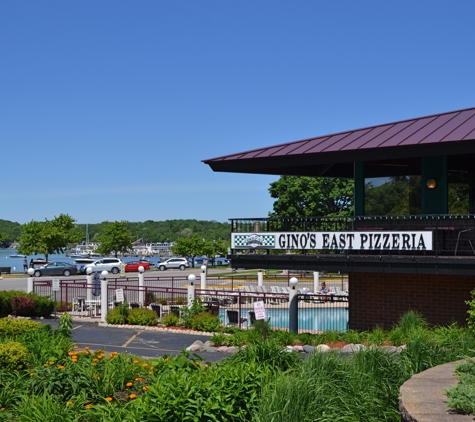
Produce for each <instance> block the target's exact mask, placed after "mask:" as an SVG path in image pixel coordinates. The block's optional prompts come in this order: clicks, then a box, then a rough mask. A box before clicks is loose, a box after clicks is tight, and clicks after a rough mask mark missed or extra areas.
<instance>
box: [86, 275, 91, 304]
mask: <svg viewBox="0 0 475 422" xmlns="http://www.w3.org/2000/svg"><path fill="white" fill-rule="evenodd" d="M86 286H87V290H86V300H92V274H88V275H87V276H86Z"/></svg>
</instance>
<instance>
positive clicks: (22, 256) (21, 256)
mask: <svg viewBox="0 0 475 422" xmlns="http://www.w3.org/2000/svg"><path fill="white" fill-rule="evenodd" d="M25 256H26V255H19V254H16V255H8V257H9V258H24V257H25Z"/></svg>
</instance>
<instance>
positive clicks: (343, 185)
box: [269, 176, 354, 217]
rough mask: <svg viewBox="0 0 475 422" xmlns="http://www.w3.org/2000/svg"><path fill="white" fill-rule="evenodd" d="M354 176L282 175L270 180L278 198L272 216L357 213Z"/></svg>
mask: <svg viewBox="0 0 475 422" xmlns="http://www.w3.org/2000/svg"><path fill="white" fill-rule="evenodd" d="M353 190H354V183H353V180H350V179H333V178H328V177H304V176H302V177H300V176H281V177H280V179H279V180H277V181H276V182H272V183H271V184H270V188H269V192H270V195H271V197H272V198H276V199H277V200H276V201H275V202H274V206H273V208H274V212H271V213H269V216H270V217H314V216H345V215H352V213H353Z"/></svg>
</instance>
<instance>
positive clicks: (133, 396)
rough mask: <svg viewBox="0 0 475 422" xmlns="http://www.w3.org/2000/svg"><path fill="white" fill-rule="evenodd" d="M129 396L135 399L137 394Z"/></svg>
mask: <svg viewBox="0 0 475 422" xmlns="http://www.w3.org/2000/svg"><path fill="white" fill-rule="evenodd" d="M129 397H130V398H131V399H135V397H137V394H131V395H130V396H129Z"/></svg>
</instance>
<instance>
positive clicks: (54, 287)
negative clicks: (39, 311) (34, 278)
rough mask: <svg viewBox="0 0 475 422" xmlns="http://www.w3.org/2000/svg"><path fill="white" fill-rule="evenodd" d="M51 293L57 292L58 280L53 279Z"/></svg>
mask: <svg viewBox="0 0 475 422" xmlns="http://www.w3.org/2000/svg"><path fill="white" fill-rule="evenodd" d="M53 292H59V280H58V279H57V278H53Z"/></svg>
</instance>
